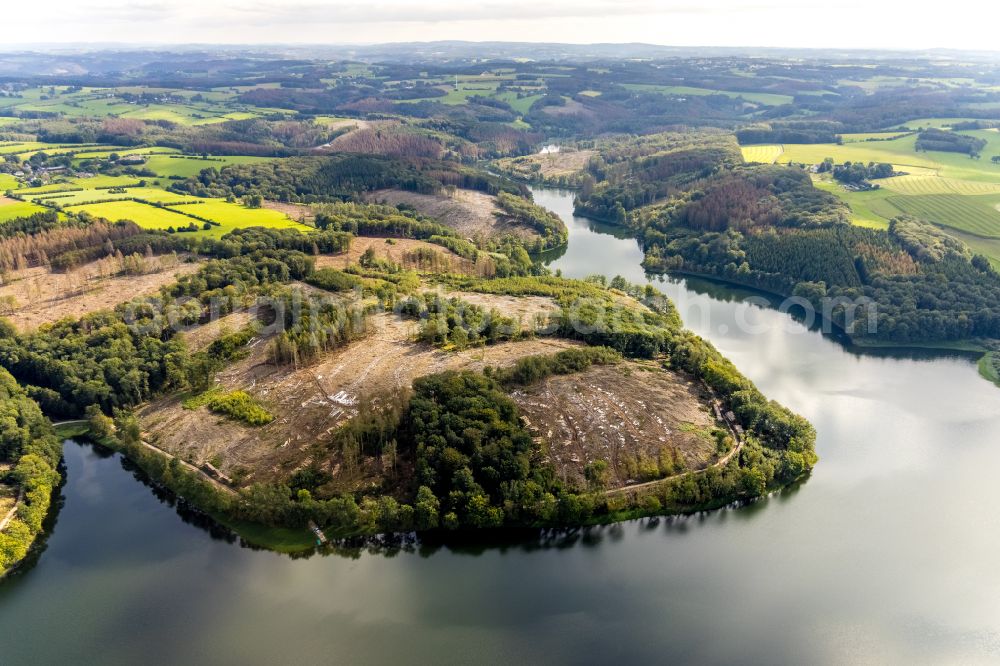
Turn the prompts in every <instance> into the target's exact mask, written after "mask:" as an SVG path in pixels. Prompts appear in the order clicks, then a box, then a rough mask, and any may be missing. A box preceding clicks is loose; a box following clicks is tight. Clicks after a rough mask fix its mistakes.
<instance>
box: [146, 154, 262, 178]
mask: <svg viewBox="0 0 1000 666" xmlns="http://www.w3.org/2000/svg"><path fill="white" fill-rule="evenodd" d="M269 159H271V158H268V157H247V156H243V155H213V156H212V157H209V158H207V159H203V158H201V157H195V156H190V155H184V156H180V155H178V156H170V155H152V156H150V157H149V158H147V159H146V163H145V164H143V165H142V166H143V167H144V168H146V169H149V170H150V171H152V172H154V173H155V174H156V175H158V176H162V177H164V178H169V177H171V176H180V177H182V178H190V177H191V176H197V175H198V174H199V173H201V170H202V169H211V168H213V167H214V168H215V169H222V168H223V167H227V166H230V165H232V164H257V163H260V162H267V161H268V160H269Z"/></svg>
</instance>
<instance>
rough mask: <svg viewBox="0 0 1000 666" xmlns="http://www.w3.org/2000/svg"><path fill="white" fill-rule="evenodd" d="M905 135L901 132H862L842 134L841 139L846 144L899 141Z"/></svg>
mask: <svg viewBox="0 0 1000 666" xmlns="http://www.w3.org/2000/svg"><path fill="white" fill-rule="evenodd" d="M902 136H905V134H901V133H899V132H860V133H857V134H841V135H840V138H841V140H842V141H843V142H844V143H859V142H862V141H868V142H872V141H885V140H886V139H898V138H900V137H902Z"/></svg>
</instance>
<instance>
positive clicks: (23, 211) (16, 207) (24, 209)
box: [0, 199, 45, 222]
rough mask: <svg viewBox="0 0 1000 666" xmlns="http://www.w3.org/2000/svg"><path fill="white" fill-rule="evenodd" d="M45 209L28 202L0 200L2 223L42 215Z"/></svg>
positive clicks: (0, 218)
mask: <svg viewBox="0 0 1000 666" xmlns="http://www.w3.org/2000/svg"><path fill="white" fill-rule="evenodd" d="M44 210H45V209H44V208H42V207H41V206H38V205H35V204H33V203H30V202H27V201H16V200H14V199H0V222H7V221H8V220H13V219H14V218H15V217H24V216H26V215H34V214H35V213H41V212H42V211H44Z"/></svg>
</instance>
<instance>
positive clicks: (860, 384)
mask: <svg viewBox="0 0 1000 666" xmlns="http://www.w3.org/2000/svg"><path fill="white" fill-rule="evenodd" d="M536 200H537V201H538V202H539V203H540V204H542V205H544V206H546V207H548V208H551V209H553V210H555V211H556V212H558V213H560V214H562V215H563V216H564V217H565V218H566V219H567V222H568V224H570V230H571V237H570V238H571V240H570V245H569V248H568V250H567V251H566V252H565V253H564V254H563V255H562V256H561V257H559V258H558V259H556V260H554V262H553V264H552V265H553V267H555V268H559V269H561V270H562V271H563V273H564V274H565V275H570V276H574V277H579V276H584V275H587V274H591V273H595V272H600V273H604V274H607V275H609V276H612V275H615V274H621V275H624V276H625V277H627V278H628V279H630V280H632V281H642V280H644V279H645V277H644V276H643V274H642V270H641V268H640V267H639V261H640V260H641V258H642V257H641V253H640V251H639V248H638V247H637V246H636V243H635V241H633V240H628V239H627V238H615V237H614V236H613V235H609V234H608V233H602V231H604V232H606V231H607V230H602V229H600V228H598V227H594V226H593V225H592V224H591V223H589V222H587V221H586V220H582V219H577V218H573V217H572V195H570V194H567V193H561V192H557V191H552V190H548V191H538V192H536ZM657 286H658V287H659V288H660V289H662V290H663V291H665V292H667V293H668V294H669V295H670V296H671V297H673V298H674V299H675V300H676V302H677V303H678V306H679V308H680V310H681V313H682V315H683V316H684V318H685V322H687V324H688V325H689V326H690V327H691V328H692V329H694V330H695V331H696V332H698V333H699V334H701V335H703V336H705V337H707V338H708V339H710V340H711V341H712V342H713V343H715V344H716V345H717V346H718V347H719V349H720V350H721V351H722V352H723V353H724V354H725V355H727V356H728V357H729V358H731V359H732V360H733V361H734V362H735V363H736V364H737V365H738V366H739V367H740V369H741V370H742V371H743V372H744V373H745V374H747V375H748V376H749V377H751V378H752V379H753V380H754V381H755V382H756V383H757V384H758V386H759V387H760V388H761V389H762V390H763V391H764V392H765V393H767V394H768V395H769V396H771V397H773V398H775V399H777V400H779V401H781V402H783V403H784V404H786V405H788V406H790V407H791V408H792V409H794V410H796V411H798V412H800V413H802V414H803V415H805V416H806V417H808V418H809V419H810V420H811V421H812V422H813V423H814V424H815V425H816V428H817V430H818V433H819V439H818V443H817V446H818V451H819V455H820V463H819V465H818V466H817V467H816V469H815V471H814V473H813V474H812V476H811V478H810V479H809V480H808V481H806V482H805V483H803V484H802V485H800V486H799V487H798V488H796V489H794V490H790V491H786V492H785V493H782V494H780V495H776V496H772V497H770V498H768V499H766V500H763V501H760V502H757V503H756V504H754V505H752V506H749V507H744V508H740V509H729V510H725V511H720V512H714V513H710V514H707V515H701V516H694V517H690V518H685V519H675V520H659V521H636V522H630V523H623V524H620V525H615V526H610V527H605V528H601V529H595V530H590V531H587V532H584V533H577V534H573V535H568V536H565V537H558V538H557V537H552V538H548V539H545V540H544V541H543V540H537V539H527V540H523V541H521V542H515V543H512V544H507V545H504V546H491V547H481V548H471V547H461V548H459V547H454V546H453V547H451V548H448V547H445V548H431V547H426V548H422V549H421V548H416V549H411V550H410V551H403V552H398V553H395V554H390V555H387V554H384V553H376V554H372V553H367V552H366V553H362V554H358V555H357V556H355V557H343V556H337V555H330V556H325V557H322V556H315V557H311V558H308V559H291V558H288V557H285V556H282V555H277V554H273V553H268V552H261V551H255V550H250V549H247V548H243V547H240V546H239V545H238V544H235V543H231V542H229V541H227V540H225V539H223V538H220V535H218V534H215V535H213V533H212V532H210V531H209V530H208V529H206V528H205V527H203V526H198V525H196V524H192V523H191V522H186V521H185V520H182V518H181V517H180V516H179V514H178V512H177V511H176V509H175V508H174V507H173V506H172V505H171V504H170V503H169V502H165V501H161V499H158V497H157V496H156V495H155V494H154V493H153V492H152V491H151V489H150V488H149V487H148V486H146V485H144V484H143V483H141V482H139V481H137V479H136V478H135V476H134V475H133V473H132V472H131V471H129V469H127V467H128V466H127V464H125V465H123V462H122V460H121V459H120V458H119V457H118V456H117V455H115V456H108V455H107V454H102V453H100V452H98V451H95V450H94V449H93V448H92V447H89V446H81V445H77V444H75V443H67V445H66V464H67V468H68V469H67V472H68V479H67V484H66V486H65V488H64V489H63V495H64V506H63V508H62V510H61V511H60V512H59V514H58V519H57V523H56V525H55V528H54V529H53V530H52V533H51V536H50V537H49V539H48V545H47V548H46V550H45V551H44V552H43V553H42V555H41V557H40V558H39V559H38V562H37V564H36V565H35V566H34V567H33V568H32V569H30V570H28V571H26V572H25V573H24V574H23V575H21V576H18V577H16V578H14V579H12V580H10V581H8V582H6V583H3V584H0V663H3V664H34V663H101V664H127V663H135V662H138V661H142V662H144V663H150V664H159V663H227V664H229V663H232V664H236V663H254V664H257V663H302V662H304V661H306V660H319V661H321V662H323V663H389V662H392V663H395V664H400V663H468V662H470V661H484V662H510V661H519V662H522V663H537V662H546V663H598V662H600V663H607V662H609V661H611V660H629V661H633V660H639V659H645V660H649V661H656V662H663V661H666V660H670V659H674V660H683V661H684V662H701V663H712V662H739V663H793V662H794V663H802V662H807V661H808V662H809V663H815V662H819V663H844V662H857V661H865V662H873V661H874V662H887V661H890V662H898V661H904V660H906V661H909V662H935V663H938V662H941V661H948V662H953V663H954V662H964V663H968V662H985V661H996V660H998V659H1000V566H998V560H1000V530H998V527H1000V525H998V522H1000V519H998V517H997V512H996V511H995V510H994V508H993V502H994V500H995V498H996V496H997V492H996V490H995V489H996V487H997V485H996V481H995V477H996V470H997V469H998V468H1000V438H998V437H997V433H1000V390H998V389H996V388H995V387H993V386H992V385H990V384H988V383H987V382H985V381H983V380H981V379H979V378H978V376H977V375H976V370H975V366H974V363H973V362H972V361H971V360H969V359H968V358H963V357H959V356H955V357H948V356H946V357H941V356H937V357H932V356H928V355H920V354H907V353H895V354H878V355H876V354H859V353H856V352H854V351H852V350H850V349H848V348H845V347H844V346H843V345H842V344H840V343H839V342H838V341H836V340H834V339H832V338H831V337H830V336H824V335H822V334H821V333H819V332H816V331H812V330H809V329H807V328H805V327H804V326H802V325H801V324H799V323H796V322H795V321H794V320H792V319H791V318H790V317H788V316H787V315H785V314H782V313H780V312H778V311H776V310H774V309H772V308H768V307H764V306H761V305H756V304H751V305H748V304H747V303H746V301H747V299H748V298H750V297H752V294H750V293H749V292H742V291H739V290H734V289H730V288H727V287H722V286H719V285H716V284H712V283H708V282H703V281H696V280H684V281H677V280H672V281H664V282H658V283H657ZM741 323H742V324H744V325H743V326H741ZM748 326H749V327H751V328H755V329H757V331H756V332H755V333H751V332H746V331H745V329H746V328H747V327H748Z"/></svg>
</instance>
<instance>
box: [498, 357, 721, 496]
mask: <svg viewBox="0 0 1000 666" xmlns="http://www.w3.org/2000/svg"><path fill="white" fill-rule="evenodd" d="M512 397H513V398H514V401H515V402H516V403H517V405H518V407H519V408H520V410H521V414H522V416H523V417H524V419H525V420H526V421H527V425H528V428H529V430H530V431H531V432H532V433H533V434H534V435H535V436H536V437H539V438H540V439H542V440H544V442H546V444H547V458H548V461H549V462H550V463H551V464H552V465H553V466H554V467H555V469H556V473H557V474H558V475H559V476H560V477H561V478H563V479H564V480H566V481H567V482H569V483H572V484H576V485H578V486H580V487H586V485H587V483H586V480H585V477H584V470H585V468H586V466H587V465H588V464H589V463H593V462H595V461H599V460H603V461H605V462H606V463H607V472H608V473H607V487H608V488H618V487H622V486H624V485H627V484H629V483H632V482H635V481H638V480H649V479H650V478H657V477H660V476H666V475H669V474H672V473H677V472H680V471H683V470H695V469H701V468H703V467H706V466H708V465H709V464H710V463H711V462H712V460H713V459H714V458H716V457H717V453H716V443H715V440H714V439H713V437H712V434H711V433H712V430H713V429H714V428H715V427H716V422H715V417H714V416H713V414H712V410H711V396H710V395H709V394H708V392H707V391H706V390H705V388H704V387H703V386H702V385H701V384H699V383H697V382H695V381H694V380H691V379H689V378H687V377H684V376H682V375H680V374H678V373H675V372H673V371H670V370H664V369H662V368H660V367H659V366H658V365H656V364H653V363H640V362H623V363H620V364H618V365H614V366H593V367H591V368H589V369H587V370H585V371H583V372H580V373H576V374H572V375H557V376H552V377H549V378H547V379H545V380H543V381H541V382H539V383H538V384H536V385H533V386H528V387H525V388H519V389H517V390H515V391H514V392H513V393H512Z"/></svg>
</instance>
